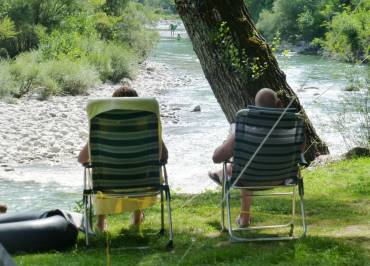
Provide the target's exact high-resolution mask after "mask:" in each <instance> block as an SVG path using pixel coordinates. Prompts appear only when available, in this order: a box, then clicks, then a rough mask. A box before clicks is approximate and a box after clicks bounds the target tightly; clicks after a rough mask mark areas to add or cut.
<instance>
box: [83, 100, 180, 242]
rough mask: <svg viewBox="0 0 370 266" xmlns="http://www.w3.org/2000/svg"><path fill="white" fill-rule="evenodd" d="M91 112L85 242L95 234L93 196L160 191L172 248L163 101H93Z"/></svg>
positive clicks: (162, 225) (162, 226)
mask: <svg viewBox="0 0 370 266" xmlns="http://www.w3.org/2000/svg"><path fill="white" fill-rule="evenodd" d="M87 113H88V118H89V143H88V147H89V154H90V164H89V165H86V166H85V177H84V196H83V202H84V217H85V219H84V223H85V224H84V227H85V236H86V245H88V244H89V233H91V232H92V228H91V224H92V222H91V219H92V218H91V217H92V211H91V209H92V196H93V195H96V194H97V193H98V192H102V193H104V194H106V195H109V196H112V197H114V196H117V197H122V196H124V197H129V198H130V197H131V198H137V197H146V196H157V195H160V198H161V201H160V204H161V230H160V234H161V235H163V234H164V194H165V195H166V201H167V209H168V223H169V229H170V240H169V242H168V247H169V248H171V247H172V245H173V230H172V218H171V206H170V188H169V185H168V178H167V171H166V167H165V164H166V162H161V161H160V154H161V148H162V132H161V123H160V115H159V107H158V102H157V101H156V100H155V99H154V98H142V97H129V98H118V97H117V98H109V99H100V100H92V101H90V102H89V103H88V105H87ZM162 173H163V177H164V178H162Z"/></svg>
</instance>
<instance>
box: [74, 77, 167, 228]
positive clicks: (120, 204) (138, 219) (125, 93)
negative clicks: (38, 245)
mask: <svg viewBox="0 0 370 266" xmlns="http://www.w3.org/2000/svg"><path fill="white" fill-rule="evenodd" d="M138 96H139V95H138V93H137V92H136V91H135V90H134V89H133V88H131V86H130V85H129V84H127V83H126V84H124V85H123V86H122V87H120V88H119V89H117V90H116V91H115V92H114V93H113V97H138ZM161 151H162V153H161V161H167V159H168V151H167V148H166V145H165V144H164V143H163V142H162V149H161ZM78 162H79V163H81V164H85V163H89V162H90V158H89V153H88V145H87V144H86V145H85V147H84V148H83V149H82V150H81V152H80V154H79V156H78ZM156 200H157V198H156V196H148V197H140V198H117V197H109V196H106V195H103V194H97V195H96V198H95V201H94V210H95V214H96V215H97V224H96V227H97V229H98V230H100V231H105V230H106V229H107V222H106V215H107V214H117V213H122V212H127V211H133V213H132V220H131V223H132V224H133V225H135V226H139V225H140V224H141V223H142V222H143V221H144V211H143V209H145V208H148V207H151V206H153V205H154V204H155V203H156Z"/></svg>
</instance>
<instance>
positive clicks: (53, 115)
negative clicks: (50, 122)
mask: <svg viewBox="0 0 370 266" xmlns="http://www.w3.org/2000/svg"><path fill="white" fill-rule="evenodd" d="M49 115H50V116H51V117H56V116H57V115H56V114H55V113H49Z"/></svg>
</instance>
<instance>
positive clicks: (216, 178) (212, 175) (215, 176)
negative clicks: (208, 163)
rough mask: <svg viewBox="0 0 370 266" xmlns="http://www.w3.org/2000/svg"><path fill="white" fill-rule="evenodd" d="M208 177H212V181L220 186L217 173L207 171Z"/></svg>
mask: <svg viewBox="0 0 370 266" xmlns="http://www.w3.org/2000/svg"><path fill="white" fill-rule="evenodd" d="M208 177H209V178H210V179H212V181H213V182H215V183H216V184H217V185H219V186H222V183H221V178H220V176H219V175H218V174H217V173H213V172H211V171H209V172H208Z"/></svg>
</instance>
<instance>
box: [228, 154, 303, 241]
mask: <svg viewBox="0 0 370 266" xmlns="http://www.w3.org/2000/svg"><path fill="white" fill-rule="evenodd" d="M303 160H304V159H303ZM228 163H231V162H230V161H225V162H224V163H223V178H222V193H221V229H222V231H226V230H227V231H228V233H229V235H230V241H231V242H252V241H279V240H293V239H298V238H301V237H305V236H306V235H307V224H306V218H305V208H304V187H303V178H302V177H301V174H300V169H299V171H298V180H297V181H298V182H296V183H295V184H288V185H274V186H247V187H239V186H234V187H232V186H231V185H232V184H231V178H230V177H228V176H227V171H226V169H227V168H226V167H227V164H228ZM305 164H306V162H305V161H303V162H302V165H305ZM225 177H226V178H225ZM297 186H298V194H299V197H300V209H301V220H302V227H303V233H302V235H301V236H300V237H296V236H294V227H295V224H294V220H295V213H296V194H297V193H296V187H297ZM279 187H285V188H286V187H291V188H292V192H281V193H264V194H259V195H255V196H262V197H274V196H291V199H292V215H291V220H290V221H289V222H288V223H286V224H275V225H264V226H249V227H245V228H236V229H233V228H232V221H231V202H230V201H231V196H230V191H231V189H232V188H236V189H254V190H256V189H274V188H279ZM225 197H226V199H225ZM225 201H226V203H225ZM225 208H227V225H228V227H225ZM284 227H290V232H289V236H276V237H250V238H245V237H238V236H235V234H234V233H235V232H237V231H257V230H263V229H273V228H284Z"/></svg>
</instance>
